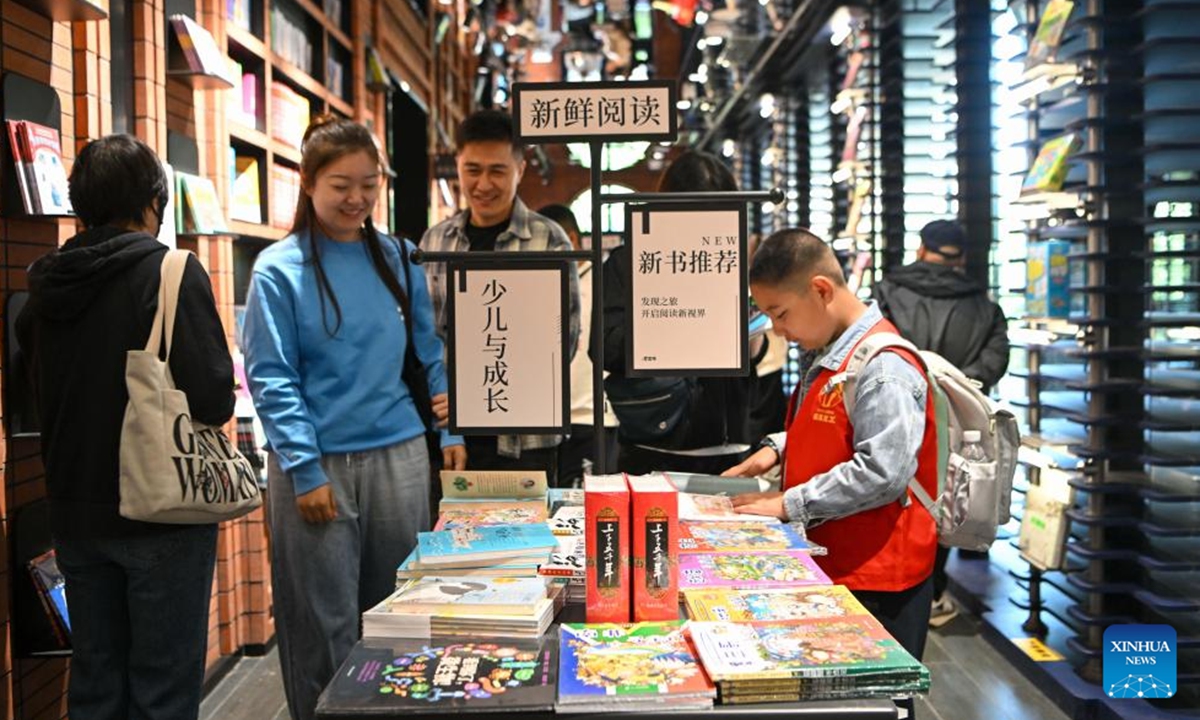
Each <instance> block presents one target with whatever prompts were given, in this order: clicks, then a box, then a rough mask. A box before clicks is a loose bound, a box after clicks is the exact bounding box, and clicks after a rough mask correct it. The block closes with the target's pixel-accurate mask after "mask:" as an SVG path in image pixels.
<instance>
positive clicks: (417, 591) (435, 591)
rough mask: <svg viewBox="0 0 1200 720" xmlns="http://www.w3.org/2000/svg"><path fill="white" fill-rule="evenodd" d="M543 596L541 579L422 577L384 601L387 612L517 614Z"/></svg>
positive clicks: (543, 582)
mask: <svg viewBox="0 0 1200 720" xmlns="http://www.w3.org/2000/svg"><path fill="white" fill-rule="evenodd" d="M545 598H546V581H544V580H542V579H541V578H507V577H459V578H443V577H425V578H421V579H420V580H410V581H408V582H407V583H405V584H404V586H403V587H401V588H400V589H399V590H397V591H396V592H395V593H393V594H392V596H391V597H389V598H388V599H387V600H386V601H385V607H386V608H387V610H388V612H392V613H405V614H413V613H417V614H421V613H438V612H442V611H445V610H449V609H459V610H462V611H463V612H468V613H496V614H504V613H512V614H521V613H524V612H527V611H528V609H529V608H531V607H533V606H534V605H536V604H537V603H538V601H539V600H544V599H545Z"/></svg>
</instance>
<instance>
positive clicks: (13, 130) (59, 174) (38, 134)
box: [5, 120, 73, 215]
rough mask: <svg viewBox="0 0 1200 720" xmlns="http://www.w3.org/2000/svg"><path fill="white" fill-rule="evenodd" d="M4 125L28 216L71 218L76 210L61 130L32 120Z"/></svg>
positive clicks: (6, 122)
mask: <svg viewBox="0 0 1200 720" xmlns="http://www.w3.org/2000/svg"><path fill="white" fill-rule="evenodd" d="M5 124H6V126H7V129H8V144H9V149H10V150H11V152H12V158H13V162H14V164H15V165H16V169H17V185H18V186H19V189H20V195H21V201H22V204H23V205H24V208H25V212H26V214H29V215H70V214H71V213H72V212H73V210H72V209H71V200H70V198H69V197H68V195H69V188H68V186H67V170H66V166H65V165H64V164H63V157H62V145H61V143H60V141H59V136H58V131H57V130H55V129H54V128H52V127H46V126H45V125H40V124H38V123H35V122H33V121H30V120H6V121H5Z"/></svg>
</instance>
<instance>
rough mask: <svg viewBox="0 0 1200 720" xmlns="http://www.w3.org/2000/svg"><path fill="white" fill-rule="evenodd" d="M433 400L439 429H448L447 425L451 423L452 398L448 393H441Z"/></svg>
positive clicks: (434, 415) (434, 416)
mask: <svg viewBox="0 0 1200 720" xmlns="http://www.w3.org/2000/svg"><path fill="white" fill-rule="evenodd" d="M431 400H432V401H433V402H432V405H433V419H434V420H435V421H436V422H437V426H438V427H439V428H444V427H446V424H447V423H448V422H450V396H449V395H447V394H446V393H439V394H437V395H434V396H433V397H432V398H431Z"/></svg>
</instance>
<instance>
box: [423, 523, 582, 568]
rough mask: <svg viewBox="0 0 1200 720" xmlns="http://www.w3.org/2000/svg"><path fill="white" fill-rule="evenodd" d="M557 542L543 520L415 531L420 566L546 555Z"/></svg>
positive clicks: (544, 556) (547, 555)
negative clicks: (516, 523) (528, 522)
mask: <svg viewBox="0 0 1200 720" xmlns="http://www.w3.org/2000/svg"><path fill="white" fill-rule="evenodd" d="M557 545H558V543H557V541H556V540H555V538H554V533H552V532H550V528H548V527H546V524H545V523H535V524H532V525H480V526H476V527H461V528H455V529H453V530H437V531H433V532H422V533H417V552H418V558H419V560H418V562H419V564H420V565H421V566H423V567H436V566H438V565H454V564H460V565H461V564H465V563H468V562H477V561H480V560H493V559H494V560H503V559H509V558H518V557H532V556H538V555H540V556H541V557H543V558H546V557H549V555H550V552H551V551H552V550H553V549H554V548H555V547H557Z"/></svg>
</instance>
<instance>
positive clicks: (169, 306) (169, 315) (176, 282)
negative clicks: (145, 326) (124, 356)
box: [146, 250, 188, 372]
mask: <svg viewBox="0 0 1200 720" xmlns="http://www.w3.org/2000/svg"><path fill="white" fill-rule="evenodd" d="M187 257H188V252H187V251H186V250H168V251H167V253H166V255H164V256H163V260H162V266H161V267H160V268H159V279H158V308H157V309H156V310H155V311H154V321H153V324H152V325H151V326H150V338H149V339H148V340H147V341H146V352H152V353H155V354H156V355H157V354H158V353H159V352H160V350H161V349H162V342H163V336H164V334H165V336H166V341H167V346H166V355H165V356H164V358H165V359H166V360H167V361H170V359H171V340H172V338H173V337H174V335H175V312H176V310H177V309H178V307H179V286H180V285H181V284H182V283H183V271H184V268H186V267H187ZM168 367H169V366H168ZM167 372H170V370H169V369H168V371H167Z"/></svg>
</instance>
